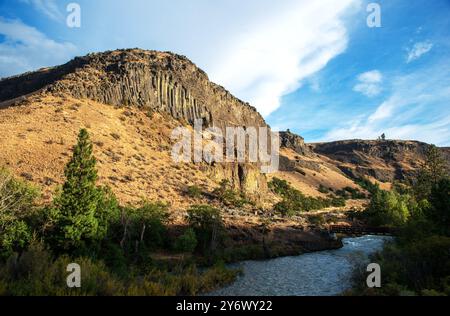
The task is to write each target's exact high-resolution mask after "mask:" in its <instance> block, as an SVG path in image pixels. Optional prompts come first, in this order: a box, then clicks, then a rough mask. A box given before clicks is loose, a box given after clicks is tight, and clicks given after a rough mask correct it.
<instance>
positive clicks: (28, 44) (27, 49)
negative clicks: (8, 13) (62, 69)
mask: <svg viewBox="0 0 450 316" xmlns="http://www.w3.org/2000/svg"><path fill="white" fill-rule="evenodd" d="M0 34H1V35H3V36H4V37H5V40H4V41H3V42H2V43H0V77H4V76H7V75H11V74H18V73H21V72H25V71H30V70H35V69H37V68H40V67H44V66H49V65H55V64H59V63H63V62H66V61H67V60H68V59H70V58H71V56H73V54H75V52H76V50H77V49H76V47H75V46H74V45H73V44H71V43H66V42H63V43H60V42H56V41H54V40H52V39H50V38H48V37H47V36H46V35H45V34H43V33H41V32H40V31H38V30H37V29H36V28H34V27H31V26H28V25H26V24H24V23H23V22H21V21H19V20H7V19H4V18H2V17H0Z"/></svg>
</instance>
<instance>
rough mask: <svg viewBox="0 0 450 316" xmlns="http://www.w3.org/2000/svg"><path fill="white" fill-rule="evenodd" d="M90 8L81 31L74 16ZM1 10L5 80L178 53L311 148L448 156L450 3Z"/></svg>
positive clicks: (176, 3)
mask: <svg viewBox="0 0 450 316" xmlns="http://www.w3.org/2000/svg"><path fill="white" fill-rule="evenodd" d="M71 2H76V3H78V4H79V5H80V7H81V28H69V27H67V25H66V17H67V14H68V13H67V12H66V7H67V5H68V4H69V3H71ZM369 2H372V1H365V0H339V1H335V0H321V1H312V0H305V1H302V0H277V1H274V0H246V1H242V0H214V1H212V0H159V1H156V0H128V1H119V0H78V1H76V0H72V1H66V0H59V1H58V0H0V77H6V76H10V75H14V74H19V73H22V72H25V71H30V70H33V69H37V68H40V67H46V66H52V65H57V64H61V63H64V62H66V61H68V60H69V59H71V58H73V57H74V56H79V55H84V54H87V53H89V52H96V51H104V50H110V49H116V48H130V47H140V48H144V49H157V50H170V51H174V52H176V53H180V54H183V55H186V56H187V57H189V58H190V59H191V60H192V61H194V62H195V63H196V64H197V65H198V66H199V67H201V68H202V69H204V70H205V71H206V72H207V73H208V74H209V76H210V79H211V80H213V81H215V82H217V83H219V84H221V85H223V86H224V87H226V88H227V89H228V90H230V91H231V92H232V93H233V94H235V95H236V96H238V97H239V98H241V99H243V100H245V101H249V102H250V103H251V104H252V105H254V106H255V107H256V108H257V109H258V110H259V111H260V112H261V113H262V114H263V115H264V117H265V118H266V120H267V121H268V123H269V124H270V125H271V126H272V127H273V128H274V129H280V130H284V129H287V128H290V129H291V130H292V131H294V132H296V133H298V134H300V135H302V136H304V137H305V138H306V140H307V141H308V142H317V141H331V140H338V139H353V138H364V139H374V138H377V137H378V136H379V135H381V134H382V133H386V135H387V137H388V138H399V139H414V140H421V141H425V142H429V143H434V144H437V145H440V146H450V0H433V1H426V0H414V1H407V0H385V1H377V3H378V4H379V5H380V7H381V22H382V27H380V28H369V27H368V26H367V22H366V19H367V16H368V14H369V13H367V11H366V7H367V5H368V3H369Z"/></svg>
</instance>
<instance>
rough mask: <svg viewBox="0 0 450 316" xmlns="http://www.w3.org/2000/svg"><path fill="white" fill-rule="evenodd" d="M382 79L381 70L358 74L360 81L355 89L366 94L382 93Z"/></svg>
mask: <svg viewBox="0 0 450 316" xmlns="http://www.w3.org/2000/svg"><path fill="white" fill-rule="evenodd" d="M382 81H383V75H382V74H381V72H380V71H378V70H372V71H368V72H365V73H362V74H360V75H359V76H358V82H359V83H358V84H357V85H355V86H354V87H353V90H354V91H356V92H360V93H362V94H364V95H365V96H368V97H374V96H377V95H379V94H380V92H381V83H382Z"/></svg>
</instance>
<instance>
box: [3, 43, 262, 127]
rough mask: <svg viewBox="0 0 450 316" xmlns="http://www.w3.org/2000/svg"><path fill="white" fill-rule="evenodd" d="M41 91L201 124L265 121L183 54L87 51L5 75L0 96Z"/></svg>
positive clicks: (256, 123)
mask: <svg viewBox="0 0 450 316" xmlns="http://www.w3.org/2000/svg"><path fill="white" fill-rule="evenodd" d="M39 91H44V92H50V93H52V94H56V95H58V94H65V95H70V96H72V97H74V98H77V99H91V100H94V101H97V102H100V103H104V104H110V105H114V106H136V107H139V108H142V109H148V110H154V111H163V112H167V113H170V114H171V115H172V116H173V117H174V118H176V119H182V120H185V121H187V122H188V123H190V124H192V123H193V122H194V120H196V119H201V120H203V122H204V125H206V126H212V125H215V126H218V127H221V128H224V127H225V126H254V127H262V126H267V125H266V123H265V121H264V119H263V118H262V116H261V115H260V114H259V113H258V112H257V111H256V109H255V108H253V107H251V106H250V105H249V104H248V103H244V102H242V101H240V100H239V99H237V98H235V97H234V96H232V95H231V94H230V93H229V92H228V91H226V90H225V89H224V88H222V87H221V86H218V85H216V84H214V83H212V82H210V81H209V79H208V76H207V75H206V74H205V72H203V71H202V70H201V69H199V68H198V67H197V66H196V65H194V64H193V63H192V62H191V61H189V60H188V59H187V58H186V57H184V56H180V55H176V54H172V53H168V52H156V51H144V50H138V49H131V50H118V51H113V52H105V53H97V54H90V55H87V56H85V57H77V58H75V59H74V60H72V61H70V62H68V63H67V64H65V65H62V66H58V67H54V68H49V69H43V70H40V71H37V72H32V73H27V74H24V75H21V76H16V77H12V78H7V79H5V80H2V81H1V82H0V102H3V101H7V100H11V99H15V98H17V97H20V96H24V95H29V94H32V93H35V92H39Z"/></svg>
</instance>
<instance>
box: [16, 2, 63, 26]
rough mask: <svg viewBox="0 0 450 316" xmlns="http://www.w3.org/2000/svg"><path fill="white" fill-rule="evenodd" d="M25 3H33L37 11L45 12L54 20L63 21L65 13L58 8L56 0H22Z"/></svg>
mask: <svg viewBox="0 0 450 316" xmlns="http://www.w3.org/2000/svg"><path fill="white" fill-rule="evenodd" d="M20 1H21V2H23V3H26V4H29V5H32V6H33V7H34V8H35V9H36V10H37V11H39V12H41V13H43V14H45V15H46V16H47V17H49V18H50V19H52V20H55V21H59V22H60V21H63V20H64V15H63V14H62V13H61V11H60V10H59V8H58V5H57V4H56V0H20Z"/></svg>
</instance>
